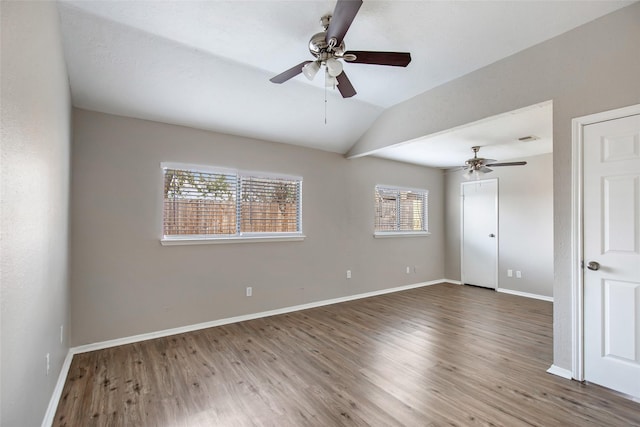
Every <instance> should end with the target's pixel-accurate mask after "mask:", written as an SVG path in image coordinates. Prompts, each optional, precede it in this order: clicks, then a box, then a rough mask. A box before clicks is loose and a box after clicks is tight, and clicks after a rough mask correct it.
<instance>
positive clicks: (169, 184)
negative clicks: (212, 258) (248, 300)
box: [163, 167, 302, 239]
mask: <svg viewBox="0 0 640 427" xmlns="http://www.w3.org/2000/svg"><path fill="white" fill-rule="evenodd" d="M163 171H164V205H163V235H164V238H165V239H166V238H169V239H170V238H181V237H183V238H186V237H191V238H193V237H196V238H208V237H209V238H216V237H231V236H237V237H242V236H245V235H247V234H253V235H256V234H258V235H270V234H282V233H301V231H302V230H301V219H302V218H301V189H302V179H300V178H289V177H286V178H282V177H263V176H254V175H255V174H254V175H252V174H245V173H242V172H236V171H231V172H229V171H222V170H220V171H216V170H198V169H196V168H195V167H188V168H187V167H163Z"/></svg>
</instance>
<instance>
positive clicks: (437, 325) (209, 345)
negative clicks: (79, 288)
mask: <svg viewBox="0 0 640 427" xmlns="http://www.w3.org/2000/svg"><path fill="white" fill-rule="evenodd" d="M551 317H552V306H551V303H548V302H544V301H537V300H532V299H527V298H522V297H517V296H513V295H507V294H502V293H496V292H493V291H490V290H486V289H480V288H473V287H469V286H457V285H450V284H441V285H435V286H429V287H424V288H419V289H414V290H410V291H405V292H398V293H394V294H388V295H383V296H378V297H373V298H368V299H363V300H357V301H352V302H347V303H342V304H336V305H331V306H326V307H321V308H315V309H311V310H305V311H300V312H296V313H291V314H286V315H280V316H274V317H269V318H264V319H258V320H251V321H247V322H242V323H237V324H232V325H227V326H221V327H216V328H210V329H206V330H202V331H197V332H192V333H186V334H181V335H174V336H171V337H167V338H160V339H155V340H150V341H145V342H141V343H136V344H130V345H124V346H120V347H114V348H110V349H106V350H100V351H95V352H90V353H84V354H80V355H77V356H75V357H74V359H73V362H72V365H71V370H70V373H69V377H68V379H67V382H66V384H65V387H64V390H63V394H62V399H61V401H60V404H59V407H58V411H57V413H56V417H55V422H54V425H56V426H94V425H95V426H234V427H239V426H347V425H348V426H351V425H356V426H361V425H372V426H400V425H406V426H441V425H442V426H444V425H447V426H450V425H451V426H452V425H458V426H468V425H499V426H509V427H512V426H513V427H515V426H532V425H533V426H633V425H640V404H639V403H635V402H632V401H630V400H627V399H625V398H623V397H621V396H619V395H617V394H616V393H614V392H612V391H609V390H607V389H604V388H602V387H599V386H596V385H592V384H589V385H585V384H581V383H578V382H576V381H568V380H564V379H562V378H559V377H556V376H553V375H550V374H547V373H546V372H545V371H546V369H547V368H548V367H549V366H550V364H551V362H552V339H551V329H552V326H551V324H552V319H551Z"/></svg>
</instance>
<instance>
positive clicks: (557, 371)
mask: <svg viewBox="0 0 640 427" xmlns="http://www.w3.org/2000/svg"><path fill="white" fill-rule="evenodd" d="M547 372H548V373H550V374H553V375H557V376H559V377H562V378H566V379H568V380H570V379H573V374H572V372H571V371H570V370H568V369H564V368H561V367H559V366H556V365H551V366H550V367H549V369H547Z"/></svg>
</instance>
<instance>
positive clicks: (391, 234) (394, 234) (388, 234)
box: [373, 184, 431, 239]
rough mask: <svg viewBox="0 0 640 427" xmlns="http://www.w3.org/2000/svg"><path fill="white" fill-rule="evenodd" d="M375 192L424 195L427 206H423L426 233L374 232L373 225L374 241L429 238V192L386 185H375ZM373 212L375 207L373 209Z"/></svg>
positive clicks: (423, 189)
mask: <svg viewBox="0 0 640 427" xmlns="http://www.w3.org/2000/svg"><path fill="white" fill-rule="evenodd" d="M374 188H375V189H376V190H377V189H379V188H381V189H387V190H398V191H412V192H415V193H424V194H425V195H426V196H427V205H426V206H425V208H426V209H425V212H424V214H425V215H426V218H425V219H426V224H425V225H426V226H427V231H397V230H392V231H376V230H375V224H374V232H373V237H374V238H376V239H386V238H390V237H425V236H430V235H431V232H430V231H429V202H428V200H429V190H427V189H426V188H415V187H399V186H397V185H386V184H376V185H375V187H374ZM374 206H375V201H374ZM374 210H375V207H374Z"/></svg>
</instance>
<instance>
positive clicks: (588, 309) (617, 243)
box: [583, 115, 640, 397]
mask: <svg viewBox="0 0 640 427" xmlns="http://www.w3.org/2000/svg"><path fill="white" fill-rule="evenodd" d="M583 141H584V147H583V152H584V163H583V164H584V187H583V188H584V195H583V203H584V210H583V212H584V213H583V215H584V230H583V233H584V264H585V269H584V281H583V283H584V374H585V379H586V380H587V381H591V382H594V383H597V384H600V385H603V386H605V387H608V388H612V389H615V390H618V391H620V392H622V393H626V394H629V395H632V396H635V397H640V115H633V116H629V117H624V118H620V119H616V120H609V121H605V122H600V123H595V124H591V125H587V126H585V127H584V139H583Z"/></svg>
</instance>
